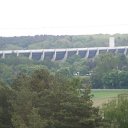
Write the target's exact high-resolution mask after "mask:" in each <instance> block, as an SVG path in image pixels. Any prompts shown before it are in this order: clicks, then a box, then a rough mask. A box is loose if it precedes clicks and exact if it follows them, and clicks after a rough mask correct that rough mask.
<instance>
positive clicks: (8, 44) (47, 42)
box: [0, 34, 128, 50]
mask: <svg viewBox="0 0 128 128" xmlns="http://www.w3.org/2000/svg"><path fill="white" fill-rule="evenodd" d="M110 36H111V35H109V34H96V35H76V36H75V35H74V36H73V35H63V36H59V35H57V36H53V35H35V36H21V37H0V50H6V49H9V50H10V49H43V48H48V49H49V48H83V47H103V46H108V45H109V44H108V42H109V37H110ZM113 36H114V37H115V42H116V46H126V45H128V34H115V35H113Z"/></svg>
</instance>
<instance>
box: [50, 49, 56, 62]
mask: <svg viewBox="0 0 128 128" xmlns="http://www.w3.org/2000/svg"><path fill="white" fill-rule="evenodd" d="M55 60H56V50H55V51H54V54H53V57H52V60H51V61H55Z"/></svg>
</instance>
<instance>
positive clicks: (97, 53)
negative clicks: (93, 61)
mask: <svg viewBox="0 0 128 128" xmlns="http://www.w3.org/2000/svg"><path fill="white" fill-rule="evenodd" d="M99 51H100V50H99V49H97V52H96V55H95V57H96V56H98V55H99Z"/></svg>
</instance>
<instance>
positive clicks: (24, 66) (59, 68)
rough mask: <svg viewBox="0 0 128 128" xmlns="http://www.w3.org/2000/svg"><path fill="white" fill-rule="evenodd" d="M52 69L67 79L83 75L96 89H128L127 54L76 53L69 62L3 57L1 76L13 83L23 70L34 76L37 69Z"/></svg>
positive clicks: (7, 81)
mask: <svg viewBox="0 0 128 128" xmlns="http://www.w3.org/2000/svg"><path fill="white" fill-rule="evenodd" d="M38 69H48V70H49V71H50V72H52V74H54V75H58V76H59V77H63V78H65V79H68V78H73V77H76V76H79V77H80V78H82V79H84V80H85V81H86V82H88V83H91V86H92V88H110V89H116V88H117V89H121V88H128V84H127V83H128V79H127V78H128V58H127V56H125V55H124V54H116V55H114V54H112V53H106V54H101V55H99V56H97V57H95V58H93V59H85V58H80V56H78V55H74V56H72V57H70V58H68V59H67V60H66V61H54V62H53V61H51V60H48V59H46V60H44V61H34V60H29V59H28V58H26V57H24V56H21V57H17V56H15V55H10V56H7V57H6V58H5V59H0V79H1V81H3V82H5V83H6V84H10V83H11V82H12V79H13V78H15V76H17V75H18V74H19V73H24V74H27V75H31V74H32V73H33V72H34V71H35V70H38Z"/></svg>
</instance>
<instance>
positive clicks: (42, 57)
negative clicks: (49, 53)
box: [40, 51, 45, 61]
mask: <svg viewBox="0 0 128 128" xmlns="http://www.w3.org/2000/svg"><path fill="white" fill-rule="evenodd" d="M44 56H45V52H44V51H43V53H42V55H41V58H40V61H43V60H44Z"/></svg>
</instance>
